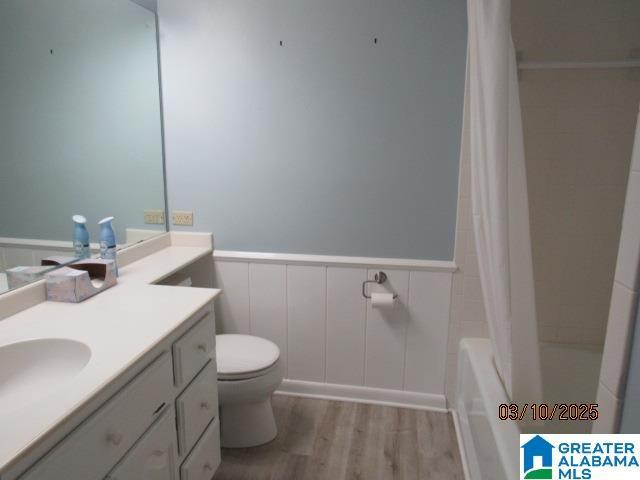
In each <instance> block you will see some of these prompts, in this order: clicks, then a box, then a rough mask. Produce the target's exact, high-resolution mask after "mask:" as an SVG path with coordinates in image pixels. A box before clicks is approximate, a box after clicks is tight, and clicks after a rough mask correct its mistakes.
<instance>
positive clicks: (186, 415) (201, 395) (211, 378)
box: [176, 360, 218, 455]
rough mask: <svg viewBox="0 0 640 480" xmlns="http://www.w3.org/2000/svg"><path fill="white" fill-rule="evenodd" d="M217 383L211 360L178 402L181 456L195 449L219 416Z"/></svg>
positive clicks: (213, 363)
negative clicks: (196, 444) (195, 445)
mask: <svg viewBox="0 0 640 480" xmlns="http://www.w3.org/2000/svg"><path fill="white" fill-rule="evenodd" d="M217 382H218V372H217V369H216V362H215V361H214V360H211V361H210V362H209V363H208V364H207V366H206V367H205V368H204V370H202V372H201V373H200V374H199V375H198V376H197V377H196V379H195V380H194V381H193V382H192V383H191V385H189V386H188V387H187V389H186V390H185V391H184V392H183V393H182V395H180V396H179V397H178V399H177V400H176V406H177V407H176V408H177V413H178V440H179V441H178V445H179V446H180V455H186V454H187V453H188V452H189V450H191V448H193V445H194V444H195V443H196V441H197V440H198V438H200V435H202V431H203V430H204V427H205V426H206V425H208V424H209V422H210V421H211V419H213V418H214V417H217V416H218V385H217Z"/></svg>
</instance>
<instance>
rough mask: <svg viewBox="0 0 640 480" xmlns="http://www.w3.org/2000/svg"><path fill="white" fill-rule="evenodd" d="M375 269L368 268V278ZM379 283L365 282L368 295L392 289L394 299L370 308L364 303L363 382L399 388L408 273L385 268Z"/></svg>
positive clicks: (404, 334) (406, 311)
mask: <svg viewBox="0 0 640 480" xmlns="http://www.w3.org/2000/svg"><path fill="white" fill-rule="evenodd" d="M377 272H378V270H369V273H368V277H369V279H370V280H373V276H374V275H375V274H376V273H377ZM385 272H386V274H387V281H386V282H385V283H384V284H383V285H375V284H369V285H368V291H369V295H371V293H375V292H381V293H384V292H388V293H391V292H395V293H397V294H398V298H397V299H396V301H395V304H394V305H393V307H391V308H385V309H379V308H373V307H372V306H371V302H370V301H369V302H367V344H366V349H365V365H364V384H365V385H366V386H367V387H375V388H386V389H392V390H402V388H403V383H404V380H403V379H404V357H405V355H404V352H405V345H406V339H407V323H408V322H409V312H408V310H407V297H408V294H409V272H407V271H406V270H385Z"/></svg>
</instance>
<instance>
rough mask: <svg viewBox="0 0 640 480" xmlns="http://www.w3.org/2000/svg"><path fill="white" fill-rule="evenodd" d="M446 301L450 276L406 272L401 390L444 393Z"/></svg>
mask: <svg viewBox="0 0 640 480" xmlns="http://www.w3.org/2000/svg"><path fill="white" fill-rule="evenodd" d="M450 304H451V275H443V274H440V273H434V272H411V273H410V280H409V321H408V324H407V345H406V350H405V373H404V389H405V390H409V391H413V392H425V393H442V394H444V386H445V368H446V361H447V342H445V341H443V339H444V338H447V335H448V327H449V310H450Z"/></svg>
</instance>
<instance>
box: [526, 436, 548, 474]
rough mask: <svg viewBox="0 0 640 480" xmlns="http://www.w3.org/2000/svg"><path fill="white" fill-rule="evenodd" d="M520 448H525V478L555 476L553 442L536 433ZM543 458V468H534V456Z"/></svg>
mask: <svg viewBox="0 0 640 480" xmlns="http://www.w3.org/2000/svg"><path fill="white" fill-rule="evenodd" d="M520 448H522V449H523V450H524V459H523V463H522V469H523V473H524V474H525V476H524V478H526V479H546V480H551V478H552V476H553V469H552V467H553V449H554V448H555V447H554V446H553V445H552V444H550V443H549V442H547V441H546V440H545V439H544V438H542V437H541V436H540V435H536V436H535V437H533V438H532V439H531V440H529V441H528V442H527V443H525V444H524V445H522V446H521V447H520ZM536 457H540V458H542V468H536V469H534V468H533V463H534V461H533V460H534V458H536Z"/></svg>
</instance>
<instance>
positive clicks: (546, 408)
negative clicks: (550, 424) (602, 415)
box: [498, 403, 599, 421]
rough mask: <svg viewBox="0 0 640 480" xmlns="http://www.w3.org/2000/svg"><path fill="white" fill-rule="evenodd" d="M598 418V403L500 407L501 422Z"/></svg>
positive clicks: (503, 404)
mask: <svg viewBox="0 0 640 480" xmlns="http://www.w3.org/2000/svg"><path fill="white" fill-rule="evenodd" d="M598 416H599V412H598V404H597V403H553V404H549V403H525V404H523V405H518V404H515V403H501V404H500V405H499V406H498V418H499V419H500V420H514V421H523V420H533V421H538V420H543V421H544V420H561V421H581V420H582V421H594V420H597V419H598Z"/></svg>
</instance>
